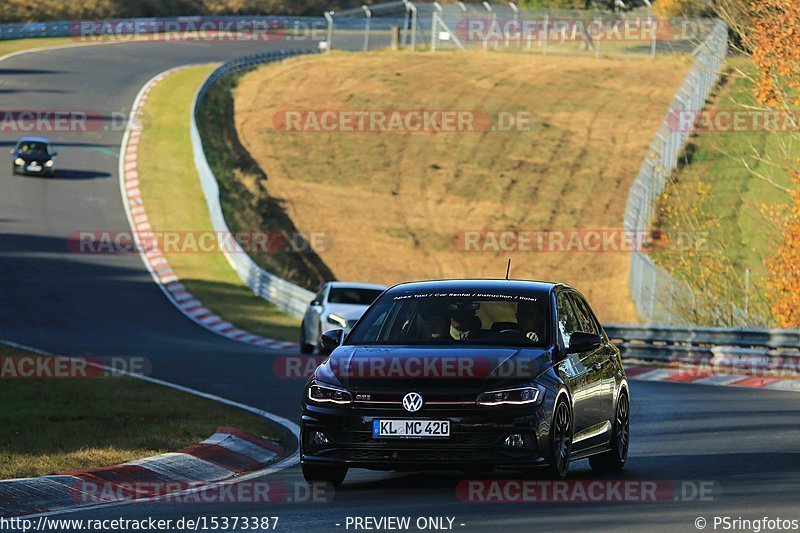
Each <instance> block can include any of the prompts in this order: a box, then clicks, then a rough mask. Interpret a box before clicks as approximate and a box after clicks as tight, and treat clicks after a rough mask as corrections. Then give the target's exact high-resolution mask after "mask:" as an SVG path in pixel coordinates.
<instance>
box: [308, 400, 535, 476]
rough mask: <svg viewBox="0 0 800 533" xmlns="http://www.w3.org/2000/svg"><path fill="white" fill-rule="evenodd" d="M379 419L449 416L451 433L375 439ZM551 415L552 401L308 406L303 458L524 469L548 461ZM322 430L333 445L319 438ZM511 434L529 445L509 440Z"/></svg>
mask: <svg viewBox="0 0 800 533" xmlns="http://www.w3.org/2000/svg"><path fill="white" fill-rule="evenodd" d="M374 419H380V420H386V419H420V420H449V421H450V437H444V438H393V439H387V438H375V437H373V435H372V421H373V420H374ZM549 427H550V423H549V414H548V408H547V405H546V403H543V404H541V405H538V406H535V407H532V406H523V407H508V408H506V407H495V408H484V407H480V406H469V407H464V408H437V409H423V411H420V412H418V413H413V414H411V413H407V412H406V411H404V410H403V409H389V408H380V409H368V408H360V407H347V406H345V407H343V406H333V407H329V406H324V407H322V406H318V405H312V404H306V405H304V408H303V416H302V428H301V461H302V462H303V463H306V464H310V463H314V464H337V465H343V466H347V467H350V468H368V469H372V470H433V469H436V470H442V469H446V470H449V469H455V470H473V469H477V470H491V469H524V468H530V467H535V466H540V465H544V464H546V460H545V459H544V458H545V457H547V455H548V450H549V446H548V439H547V435H548V434H549ZM318 431H319V432H322V433H324V434H325V436H326V437H327V438H328V440H329V441H330V442H329V443H328V444H317V443H315V442H314V435H315V433H316V432H318ZM511 434H521V435H522V436H523V442H524V444H523V446H519V447H516V446H515V447H512V446H508V445H506V444H505V443H504V441H505V439H506V437H508V436H509V435H511Z"/></svg>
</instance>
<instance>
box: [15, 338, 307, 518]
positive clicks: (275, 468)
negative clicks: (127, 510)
mask: <svg viewBox="0 0 800 533" xmlns="http://www.w3.org/2000/svg"><path fill="white" fill-rule="evenodd" d="M0 343H2V344H5V345H7V346H11V347H13V348H19V349H20V350H27V351H29V352H33V353H37V354H40V355H46V356H49V357H58V356H57V355H55V354H52V353H50V352H46V351H44V350H40V349H38V348H34V347H32V346H27V345H25V344H20V343H18V342H13V341H8V340H4V339H0ZM88 364H89V365H90V366H94V367H96V368H101V369H103V370H107V371H111V372H115V373H117V374H122V375H125V376H128V377H132V378H135V379H141V380H142V381H146V382H148V383H154V384H156V385H161V386H163V387H167V388H170V389H174V390H178V391H181V392H185V393H187V394H192V395H194V396H198V397H200V398H205V399H207V400H211V401H214V402H218V403H221V404H224V405H229V406H231V407H236V408H238V409H242V410H243V411H248V412H250V413H253V414H255V415H258V416H260V417H262V418H266V419H267V420H271V421H272V422H275V423H276V424H278V425H280V426H283V427H284V428H286V429H287V430H289V431H290V432H291V433H292V434H293V435H294V437H295V438H296V439H297V444H298V449H297V450H296V451H295V452H294V453H293V454H292V455H290V456H289V457H287V458H285V459H282V460H280V461H278V462H277V463H275V464H273V465H270V466H268V467H266V468H262V469H260V470H254V471H253V472H250V473H248V474H243V475H241V476H237V477H235V478H233V479H229V480H227V481H220V482H216V483H212V484H209V485H230V484H233V483H238V482H240V481H247V480H250V479H254V478H257V477H262V476H269V475H272V474H275V473H277V472H280V471H281V470H285V469H287V468H289V467H292V466H294V465H296V464H298V463H299V462H300V449H299V445H300V426H298V425H297V424H295V423H294V422H292V421H291V420H289V419H287V418H284V417H282V416H278V415H276V414H273V413H270V412H269V411H265V410H263V409H259V408H257V407H253V406H250V405H245V404H243V403H239V402H235V401H233V400H229V399H227V398H222V397H220V396H216V395H214V394H209V393H207V392H203V391H199V390H197V389H191V388H189V387H184V386H183V385H178V384H177V383H171V382H169V381H164V380H162V379H157V378H153V377H150V376H143V375H141V374H134V373H131V372H127V371H123V370H117V369H112V368H111V367H108V366H105V365H101V364H98V363H92V362H90V363H88ZM209 485H204V486H199V487H194V488H191V489H186V490H183V491H180V492H174V493H171V494H164V495H160V496H153V497H150V498H142V499H136V500H127V501H122V502H112V503H102V504H97V505H92V506H84V507H75V508H73V509H61V510H58V511H50V512H46V513H38V514H32V515H25V516H19V517H15V518H19V519H24V518H36V517H39V516H51V515H57V514H68V513H76V512H81V511H91V510H94V509H103V508H106V507H115V506H119V505H129V504H131V503H144V502H153V501H159V500H163V499H166V498H174V497H175V496H183V495H186V494H194V493H196V492H199V491H201V490H208V486H209Z"/></svg>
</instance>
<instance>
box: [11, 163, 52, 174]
mask: <svg viewBox="0 0 800 533" xmlns="http://www.w3.org/2000/svg"><path fill="white" fill-rule="evenodd" d="M55 170H56V169H55V167H45V166H41V167H39V169H38V170H29V169H28V166H27V165H17V164H15V165H14V172H16V173H17V174H22V175H24V176H53V175H55Z"/></svg>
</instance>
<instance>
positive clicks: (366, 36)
mask: <svg viewBox="0 0 800 533" xmlns="http://www.w3.org/2000/svg"><path fill="white" fill-rule="evenodd" d="M361 9H363V10H364V15H366V17H367V18H366V20H365V21H364V51H365V52H366V51H367V50H369V27H370V21H372V11H370V9H369V7H367V6H361Z"/></svg>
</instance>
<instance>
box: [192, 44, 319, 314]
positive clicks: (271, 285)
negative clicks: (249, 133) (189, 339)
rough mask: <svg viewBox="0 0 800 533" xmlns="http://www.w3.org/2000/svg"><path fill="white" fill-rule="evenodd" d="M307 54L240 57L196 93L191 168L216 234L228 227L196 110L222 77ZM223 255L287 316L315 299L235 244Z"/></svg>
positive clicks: (228, 64) (225, 64)
mask: <svg viewBox="0 0 800 533" xmlns="http://www.w3.org/2000/svg"><path fill="white" fill-rule="evenodd" d="M309 52H310V51H305V50H292V51H286V50H283V51H279V52H268V53H263V54H253V55H249V56H245V57H239V58H236V59H233V60H231V61H227V62H225V63H223V64H222V65H220V66H219V67H217V68H216V69H215V70H214V71H213V72H212V73H211V74H210V75H209V76H208V77H207V78H206V79H205V81H204V82H203V84H202V85H201V86H200V88H199V89H198V91H197V93H196V95H195V99H194V103H193V105H192V118H191V126H190V127H191V131H190V135H191V140H192V151H193V152H194V164H195V167H196V168H197V173H198V175H199V177H200V184H201V185H202V187H203V194H204V195H205V197H206V204H207V205H208V212H209V216H210V217H211V224H212V225H213V226H214V230H215V231H217V232H222V233H224V234H228V233H230V230H229V229H228V224H227V222H225V216H224V214H223V212H222V205H221V203H220V198H219V184H218V183H217V178H216V176H214V173H213V172H212V171H211V167H210V166H209V164H208V160H207V159H206V155H205V151H204V150H203V140H202V139H201V137H200V131H199V130H198V129H197V122H196V114H197V107H198V106H199V105H200V104H201V103H202V102H203V100H204V99H205V98H206V96H207V94H208V91H209V90H210V89H211V87H213V86H214V84H215V83H217V82H218V81H219V80H220V79H222V78H224V77H225V76H229V75H231V74H233V73H237V72H244V71H247V70H251V69H253V68H255V67H257V66H259V65H263V64H266V63H272V62H276V61H282V60H283V59H286V58H287V57H291V56H295V55H300V54H306V53H309ZM224 254H225V257H226V258H227V260H228V262H229V263H230V265H231V267H233V269H234V270H235V271H236V274H238V276H239V278H240V279H241V280H242V281H243V282H244V283H245V284H246V285H247V286H248V287H250V289H252V290H253V292H254V293H255V294H256V295H258V296H260V297H261V298H264V299H265V300H267V301H269V302H271V303H272V304H274V305H276V306H277V307H278V308H280V309H281V310H283V311H285V312H286V313H289V314H290V315H294V316H297V317H302V316H303V314H304V313H305V310H306V307H307V306H308V303H309V302H310V301H311V300H312V299H313V298H314V293H313V292H311V291H309V290H307V289H304V288H303V287H300V286H299V285H295V284H294V283H292V282H290V281H287V280H285V279H283V278H280V277H278V276H276V275H274V274H270V273H269V272H267V271H266V270H264V269H262V268H261V267H259V266H258V265H257V264H256V263H255V262H254V261H253V260H252V259H251V258H250V256H249V255H247V253H246V252H245V251H244V250H243V249H242V248H241V247H240V246H239V245H238V243H236V244H235V246H234V249H233V250H232V251H229V250H225V251H224Z"/></svg>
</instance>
